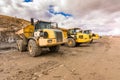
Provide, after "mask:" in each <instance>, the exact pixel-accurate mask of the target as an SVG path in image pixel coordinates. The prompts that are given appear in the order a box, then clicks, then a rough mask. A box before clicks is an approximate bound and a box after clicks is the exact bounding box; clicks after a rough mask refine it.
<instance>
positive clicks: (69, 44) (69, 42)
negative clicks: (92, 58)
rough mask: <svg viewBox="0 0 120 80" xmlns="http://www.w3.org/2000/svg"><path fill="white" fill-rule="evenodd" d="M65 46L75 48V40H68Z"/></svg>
mask: <svg viewBox="0 0 120 80" xmlns="http://www.w3.org/2000/svg"><path fill="white" fill-rule="evenodd" d="M67 46H69V47H75V46H76V42H75V40H74V39H73V38H68V42H67Z"/></svg>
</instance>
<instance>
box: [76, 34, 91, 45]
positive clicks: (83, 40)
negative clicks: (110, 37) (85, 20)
mask: <svg viewBox="0 0 120 80" xmlns="http://www.w3.org/2000/svg"><path fill="white" fill-rule="evenodd" d="M80 36H83V38H80ZM76 37H77V39H76V42H77V43H88V42H90V41H91V40H92V38H91V37H90V35H88V34H83V33H77V35H76Z"/></svg>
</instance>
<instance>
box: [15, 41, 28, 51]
mask: <svg viewBox="0 0 120 80" xmlns="http://www.w3.org/2000/svg"><path fill="white" fill-rule="evenodd" d="M17 47H18V50H19V51H20V52H23V51H26V50H27V47H26V45H25V44H24V41H23V40H17Z"/></svg>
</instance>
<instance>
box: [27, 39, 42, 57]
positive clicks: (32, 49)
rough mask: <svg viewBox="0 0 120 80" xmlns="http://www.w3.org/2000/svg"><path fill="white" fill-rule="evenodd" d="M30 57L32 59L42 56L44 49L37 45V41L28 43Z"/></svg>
mask: <svg viewBox="0 0 120 80" xmlns="http://www.w3.org/2000/svg"><path fill="white" fill-rule="evenodd" d="M28 50H29V55H30V56H32V57H37V56H39V55H40V54H41V52H42V49H41V48H40V47H39V46H38V45H37V44H36V41H34V40H30V41H29V43H28Z"/></svg>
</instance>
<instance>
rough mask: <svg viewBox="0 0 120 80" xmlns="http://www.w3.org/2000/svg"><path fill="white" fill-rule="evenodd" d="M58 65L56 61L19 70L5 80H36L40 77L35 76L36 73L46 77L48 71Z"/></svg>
mask: <svg viewBox="0 0 120 80" xmlns="http://www.w3.org/2000/svg"><path fill="white" fill-rule="evenodd" d="M59 65H60V64H59V63H58V62H56V61H48V62H44V63H41V64H39V65H37V66H35V67H33V68H31V69H27V70H19V71H17V73H16V74H14V75H13V76H9V77H7V78H6V80H37V78H39V77H40V75H37V72H40V73H41V74H44V75H47V74H48V73H47V72H48V71H49V70H51V69H54V68H55V67H57V66H59Z"/></svg>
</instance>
